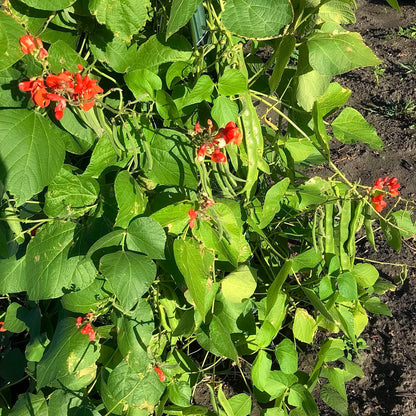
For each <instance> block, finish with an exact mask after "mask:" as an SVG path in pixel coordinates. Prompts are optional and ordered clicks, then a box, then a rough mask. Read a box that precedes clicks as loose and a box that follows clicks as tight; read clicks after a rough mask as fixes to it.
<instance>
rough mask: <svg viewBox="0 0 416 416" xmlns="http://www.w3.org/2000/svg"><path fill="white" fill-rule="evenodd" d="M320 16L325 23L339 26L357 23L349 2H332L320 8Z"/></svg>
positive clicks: (335, 0) (334, 0)
mask: <svg viewBox="0 0 416 416" xmlns="http://www.w3.org/2000/svg"><path fill="white" fill-rule="evenodd" d="M318 16H319V17H320V18H321V19H322V20H324V21H325V22H335V23H338V24H339V25H342V24H349V23H355V13H354V11H353V9H352V5H351V4H350V3H349V2H346V1H342V0H330V1H328V2H327V3H324V4H323V5H322V6H321V7H320V8H319V13H318Z"/></svg>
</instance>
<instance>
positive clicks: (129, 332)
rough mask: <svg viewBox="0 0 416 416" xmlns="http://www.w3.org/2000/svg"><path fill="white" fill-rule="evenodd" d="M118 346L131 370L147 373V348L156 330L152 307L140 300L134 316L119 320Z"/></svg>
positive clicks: (121, 317) (122, 317) (124, 316)
mask: <svg viewBox="0 0 416 416" xmlns="http://www.w3.org/2000/svg"><path fill="white" fill-rule="evenodd" d="M117 330H118V331H117V345H118V348H119V350H120V353H121V355H122V356H123V357H124V359H125V360H126V361H127V363H128V365H129V366H130V367H131V369H132V370H133V371H135V372H137V373H142V372H145V371H146V369H147V368H148V366H149V358H148V356H147V346H148V345H149V343H150V339H151V337H152V332H153V330H154V318H153V312H152V308H151V307H150V305H149V304H148V303H147V302H146V300H144V299H140V300H139V303H138V305H137V307H136V308H135V310H134V315H133V316H132V317H128V316H126V315H122V316H120V317H119V318H118V319H117Z"/></svg>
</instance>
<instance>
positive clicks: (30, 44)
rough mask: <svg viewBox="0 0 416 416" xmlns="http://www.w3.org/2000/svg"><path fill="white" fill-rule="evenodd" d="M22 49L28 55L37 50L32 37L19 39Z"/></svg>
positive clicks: (25, 36) (27, 36)
mask: <svg viewBox="0 0 416 416" xmlns="http://www.w3.org/2000/svg"><path fill="white" fill-rule="evenodd" d="M19 43H20V49H21V50H22V52H23V53H24V54H26V55H28V54H29V53H32V52H33V50H34V49H35V48H36V43H35V40H34V39H33V37H32V36H30V35H24V36H22V37H21V38H20V39H19Z"/></svg>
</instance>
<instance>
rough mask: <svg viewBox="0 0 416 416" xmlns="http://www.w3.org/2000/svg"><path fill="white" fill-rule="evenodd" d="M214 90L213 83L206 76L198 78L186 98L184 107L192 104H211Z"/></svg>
mask: <svg viewBox="0 0 416 416" xmlns="http://www.w3.org/2000/svg"><path fill="white" fill-rule="evenodd" d="M213 90H214V83H213V82H212V80H211V78H210V77H209V76H208V75H202V76H200V77H199V78H198V81H197V82H196V84H195V86H194V87H193V88H192V90H191V92H190V93H189V94H188V95H187V96H186V101H185V102H184V104H185V105H186V106H188V105H192V104H198V103H200V102H202V101H208V102H211V101H212V99H211V94H212V91H213Z"/></svg>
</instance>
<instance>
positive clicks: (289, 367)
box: [274, 338, 298, 374]
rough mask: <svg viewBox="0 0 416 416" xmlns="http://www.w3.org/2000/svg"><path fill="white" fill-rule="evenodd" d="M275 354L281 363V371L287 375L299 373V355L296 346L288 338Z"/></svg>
mask: <svg viewBox="0 0 416 416" xmlns="http://www.w3.org/2000/svg"><path fill="white" fill-rule="evenodd" d="M274 353H275V354H276V358H277V361H278V362H279V366H280V369H281V370H282V371H283V372H284V373H286V374H294V373H296V371H298V353H297V352H296V347H295V344H293V342H292V341H291V340H290V339H289V338H286V339H284V340H283V341H281V342H280V343H279V344H278V345H277V347H276V349H275V351H274Z"/></svg>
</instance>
